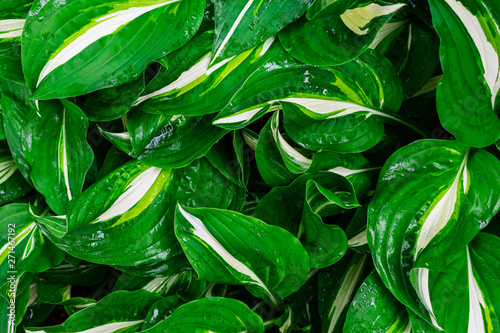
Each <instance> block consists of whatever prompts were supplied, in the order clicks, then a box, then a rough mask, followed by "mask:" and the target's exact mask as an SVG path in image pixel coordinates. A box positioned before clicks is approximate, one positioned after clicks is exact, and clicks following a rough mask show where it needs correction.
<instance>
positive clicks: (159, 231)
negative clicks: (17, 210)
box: [44, 161, 181, 266]
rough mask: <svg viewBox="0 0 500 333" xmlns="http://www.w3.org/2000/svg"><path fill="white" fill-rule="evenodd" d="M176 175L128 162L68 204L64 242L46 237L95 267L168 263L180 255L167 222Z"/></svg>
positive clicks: (53, 237) (61, 239)
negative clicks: (94, 264) (98, 264)
mask: <svg viewBox="0 0 500 333" xmlns="http://www.w3.org/2000/svg"><path fill="white" fill-rule="evenodd" d="M176 175H177V173H176V172H175V171H174V170H162V169H159V168H155V167H150V166H148V165H145V164H144V163H142V162H139V161H132V162H129V163H127V164H125V165H124V166H123V167H121V168H119V169H117V170H115V171H114V172H113V173H111V174H109V175H108V176H106V177H105V178H104V179H102V180H101V181H99V182H97V183H95V184H94V185H93V186H91V187H90V188H89V189H87V190H86V191H85V192H84V193H82V195H80V196H79V197H78V198H77V199H76V200H75V201H73V202H72V203H71V205H70V208H69V213H68V216H67V228H68V232H67V234H66V235H65V236H64V237H62V238H58V237H56V236H54V235H53V234H52V233H50V232H48V236H49V237H50V236H51V235H52V237H51V238H52V240H53V241H54V242H55V243H56V245H57V246H58V247H60V248H62V249H64V250H65V251H66V252H68V253H70V254H71V255H73V256H75V257H77V258H81V259H85V260H89V261H91V262H95V263H101V264H114V265H123V266H133V265H138V264H149V263H154V262H159V261H162V260H165V259H168V258H171V257H172V256H174V255H175V254H179V253H180V251H181V250H180V248H179V246H178V245H176V240H175V236H174V233H173V230H172V231H169V227H168V225H169V224H170V225H171V223H172V221H170V219H168V218H167V216H166V212H167V210H168V208H169V204H170V203H171V202H172V201H173V195H174V194H175V191H176V189H177V187H178V180H177V179H176ZM44 225H45V227H48V226H47V224H46V223H44ZM153 230H155V231H156V232H152V231H153ZM137 235H142V237H137ZM176 247H177V250H175V248H176Z"/></svg>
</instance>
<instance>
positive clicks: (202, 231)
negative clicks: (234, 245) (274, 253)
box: [177, 205, 276, 304]
mask: <svg viewBox="0 0 500 333" xmlns="http://www.w3.org/2000/svg"><path fill="white" fill-rule="evenodd" d="M177 208H178V209H179V212H181V214H182V215H183V216H184V218H185V219H186V220H188V222H189V223H190V224H191V225H192V226H193V227H194V231H193V234H194V235H195V236H197V237H198V238H200V239H201V240H202V241H203V242H205V243H206V244H207V245H208V246H210V248H212V249H213V250H214V251H215V252H216V253H217V254H218V255H219V256H220V257H221V258H222V260H224V262H226V264H228V265H229V266H230V267H231V268H233V269H234V270H236V271H238V272H239V273H241V274H243V275H246V276H248V277H249V278H250V281H245V282H248V283H251V284H256V285H258V286H260V287H261V288H262V289H264V290H265V291H266V292H267V294H268V295H269V297H270V298H271V300H272V301H273V303H275V304H276V300H275V299H274V297H273V295H272V294H271V292H270V291H269V289H268V288H267V286H266V285H265V284H264V282H262V280H261V279H260V278H259V277H258V276H257V275H255V273H254V272H252V271H251V270H250V269H249V268H248V267H247V266H246V265H245V264H243V263H242V262H241V261H239V260H238V259H236V258H235V257H233V255H232V254H231V253H229V252H228V251H227V250H226V249H225V248H224V247H223V246H222V245H221V243H219V241H218V240H217V239H216V238H215V237H214V236H213V235H212V234H211V233H210V231H208V229H207V228H206V227H205V225H204V224H203V222H202V221H201V220H200V219H199V218H197V217H196V216H194V215H191V214H189V213H188V212H186V211H185V210H184V209H182V207H181V206H180V205H177Z"/></svg>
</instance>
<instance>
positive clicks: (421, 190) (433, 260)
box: [367, 140, 500, 322]
mask: <svg viewBox="0 0 500 333" xmlns="http://www.w3.org/2000/svg"><path fill="white" fill-rule="evenodd" d="M498 186H500V162H499V161H498V159H496V157H494V156H492V155H490V154H489V153H487V152H486V151H484V150H475V149H474V150H468V149H467V148H466V147H464V146H463V145H461V144H460V143H458V142H456V141H438V140H421V141H417V142H414V143H412V144H410V145H408V146H405V147H403V148H401V149H399V150H398V151H397V152H396V153H394V154H393V155H392V156H391V157H390V158H389V159H388V160H387V162H386V163H385V164H384V167H383V168H382V171H381V174H380V178H379V183H378V184H377V189H376V191H375V195H374V197H373V200H372V201H371V202H370V205H369V210H368V230H367V236H368V245H369V246H370V250H371V253H372V255H373V258H374V263H375V267H376V268H377V271H378V273H379V275H380V277H381V279H382V281H383V282H384V284H385V285H386V287H387V288H388V289H389V290H390V291H391V292H392V293H393V294H394V296H395V297H396V298H397V299H398V300H399V301H400V302H401V303H403V304H404V305H406V306H407V307H409V308H410V309H411V310H412V311H413V312H415V313H417V314H418V315H419V316H421V317H422V318H426V320H427V321H428V322H431V320H434V319H435V318H433V315H432V308H431V309H426V308H425V307H424V304H422V303H421V302H419V301H418V297H417V291H415V289H414V288H413V287H412V285H411V283H410V280H409V276H408V275H409V272H410V270H411V269H412V267H413V266H414V265H418V266H421V265H425V266H426V267H428V268H429V269H433V270H435V269H441V268H442V266H443V264H446V263H447V262H448V261H450V260H453V258H454V256H455V255H456V254H457V251H461V249H463V247H464V246H465V245H467V244H468V243H469V242H470V241H471V240H472V238H474V236H475V235H476V234H477V233H478V232H479V231H480V230H481V229H483V228H484V227H485V226H486V225H487V224H488V222H489V221H490V220H491V218H492V217H493V216H494V215H496V214H497V213H498V211H499V210H500V204H499V200H500V197H499V194H498V193H497V191H495V190H494V189H495V188H497V187H498ZM420 292H421V291H420Z"/></svg>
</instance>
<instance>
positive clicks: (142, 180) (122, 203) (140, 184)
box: [93, 167, 162, 223]
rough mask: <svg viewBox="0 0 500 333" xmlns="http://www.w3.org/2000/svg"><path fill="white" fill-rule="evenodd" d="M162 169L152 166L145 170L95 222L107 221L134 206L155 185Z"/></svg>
mask: <svg viewBox="0 0 500 333" xmlns="http://www.w3.org/2000/svg"><path fill="white" fill-rule="evenodd" d="M161 170H162V169H160V168H155V167H151V168H149V169H147V170H145V171H143V172H142V173H141V174H140V175H138V176H137V177H135V179H134V180H133V181H132V182H131V183H130V184H129V185H128V187H127V190H126V191H125V192H124V193H122V195H120V196H119V197H118V199H116V201H115V202H114V203H113V205H112V206H111V207H109V208H108V210H106V211H105V212H104V213H102V215H101V216H99V217H98V218H97V219H96V220H95V221H94V222H93V223H97V222H101V221H107V220H109V219H111V218H113V217H115V216H118V215H121V214H123V213H125V212H126V211H128V210H129V209H130V208H132V207H134V206H135V205H136V204H137V203H138V202H139V201H140V200H141V199H142V197H143V196H144V195H145V194H146V193H147V192H148V190H149V189H150V188H151V186H153V184H154V182H155V181H156V179H157V178H158V176H159V174H160V172H161Z"/></svg>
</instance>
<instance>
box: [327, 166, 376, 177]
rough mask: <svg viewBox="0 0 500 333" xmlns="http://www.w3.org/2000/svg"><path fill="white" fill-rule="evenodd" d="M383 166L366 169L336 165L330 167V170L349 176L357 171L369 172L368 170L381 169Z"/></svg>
mask: <svg viewBox="0 0 500 333" xmlns="http://www.w3.org/2000/svg"><path fill="white" fill-rule="evenodd" d="M380 169H381V167H375V168H366V169H347V168H344V167H335V168H333V169H329V170H328V171H329V172H333V173H336V174H338V175H341V176H344V177H347V176H350V175H354V174H356V173H363V172H368V171H373V170H380Z"/></svg>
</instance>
